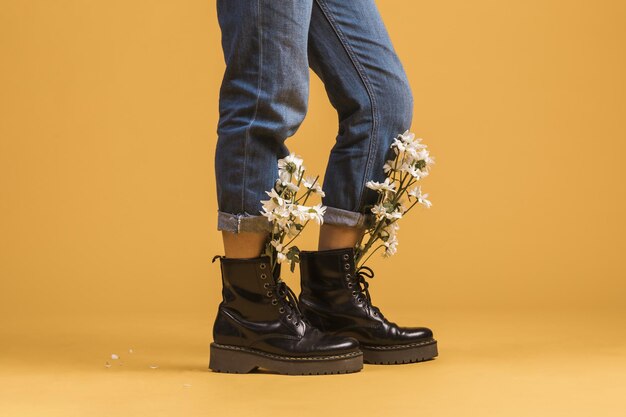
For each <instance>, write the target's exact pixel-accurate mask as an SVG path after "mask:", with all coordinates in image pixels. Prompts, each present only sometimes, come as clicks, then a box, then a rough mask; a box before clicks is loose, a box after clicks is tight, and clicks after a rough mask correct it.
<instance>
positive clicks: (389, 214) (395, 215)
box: [371, 204, 402, 220]
mask: <svg viewBox="0 0 626 417" xmlns="http://www.w3.org/2000/svg"><path fill="white" fill-rule="evenodd" d="M371 211H372V213H374V214H375V215H376V217H377V218H379V219H382V218H386V219H389V220H394V219H401V218H402V211H400V210H393V211H387V209H386V208H385V206H383V205H382V204H376V205H375V206H374V207H372V209H371Z"/></svg>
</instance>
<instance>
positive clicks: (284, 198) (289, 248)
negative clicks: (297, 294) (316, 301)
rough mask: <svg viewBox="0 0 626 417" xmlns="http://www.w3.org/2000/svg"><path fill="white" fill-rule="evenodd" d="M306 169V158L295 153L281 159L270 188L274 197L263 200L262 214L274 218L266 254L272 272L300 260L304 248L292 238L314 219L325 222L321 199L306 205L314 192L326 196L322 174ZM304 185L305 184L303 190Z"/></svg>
mask: <svg viewBox="0 0 626 417" xmlns="http://www.w3.org/2000/svg"><path fill="white" fill-rule="evenodd" d="M304 173H305V167H304V165H303V161H302V158H300V157H299V156H297V155H295V154H294V153H290V154H289V155H287V156H286V157H285V158H282V159H279V160H278V178H277V179H276V183H275V184H274V188H272V190H270V191H266V193H267V195H268V196H269V197H270V198H269V199H268V200H262V201H261V203H262V204H263V209H262V210H261V214H262V215H263V216H265V217H267V219H268V221H269V222H271V233H270V236H269V239H268V241H267V243H266V244H265V249H264V254H265V255H267V256H269V257H270V263H271V268H272V272H274V271H275V269H276V266H277V265H278V264H281V263H283V262H289V264H290V268H291V271H293V270H294V268H295V264H296V263H297V262H299V260H300V259H299V255H300V250H299V249H298V247H297V246H293V245H292V242H293V241H294V240H295V239H296V238H297V237H298V236H299V235H300V233H301V232H302V230H304V228H305V227H306V225H307V224H308V223H309V222H310V221H311V220H312V221H314V222H315V223H317V224H318V225H321V224H322V223H323V216H324V212H325V211H326V207H325V206H323V205H322V204H321V203H320V204H316V205H313V206H307V205H306V203H307V200H308V199H309V197H310V196H311V194H317V195H318V196H320V197H323V196H324V192H323V191H322V187H321V186H320V185H319V183H318V179H319V176H316V177H305V176H304ZM301 188H304V190H303V191H302V192H300V191H301Z"/></svg>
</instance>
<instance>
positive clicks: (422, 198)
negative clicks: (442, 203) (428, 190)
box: [407, 186, 433, 208]
mask: <svg viewBox="0 0 626 417" xmlns="http://www.w3.org/2000/svg"><path fill="white" fill-rule="evenodd" d="M407 194H408V195H410V196H412V197H415V198H416V199H417V202H418V203H420V204H422V205H424V206H425V207H426V208H430V207H431V206H432V205H433V203H431V202H430V201H429V200H428V199H427V197H428V194H422V187H419V186H417V187H413V188H412V189H411V190H409V192H408V193H407Z"/></svg>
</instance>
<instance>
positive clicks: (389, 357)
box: [360, 339, 438, 365]
mask: <svg viewBox="0 0 626 417" xmlns="http://www.w3.org/2000/svg"><path fill="white" fill-rule="evenodd" d="M360 349H361V350H362V351H363V362H365V363H367V364H373V365H395V364H403V363H413V362H422V361H427V360H429V359H433V358H434V357H435V356H437V355H438V351H437V341H435V340H433V339H430V340H425V341H423V342H417V343H411V344H406V345H395V346H393V345H391V346H371V345H363V344H361V346H360Z"/></svg>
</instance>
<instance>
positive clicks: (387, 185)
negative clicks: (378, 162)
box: [365, 177, 396, 193]
mask: <svg viewBox="0 0 626 417" xmlns="http://www.w3.org/2000/svg"><path fill="white" fill-rule="evenodd" d="M392 181H393V180H392V179H391V178H389V177H387V178H385V181H384V182H377V181H368V182H366V183H365V186H366V187H367V188H370V189H372V190H375V191H378V192H391V193H393V192H395V191H396V186H395V185H394V184H393V183H392Z"/></svg>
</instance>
